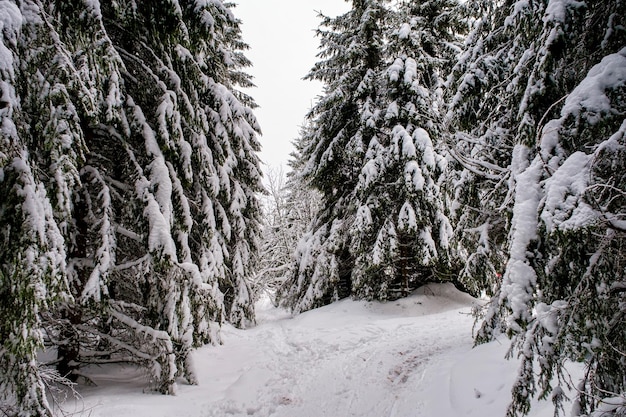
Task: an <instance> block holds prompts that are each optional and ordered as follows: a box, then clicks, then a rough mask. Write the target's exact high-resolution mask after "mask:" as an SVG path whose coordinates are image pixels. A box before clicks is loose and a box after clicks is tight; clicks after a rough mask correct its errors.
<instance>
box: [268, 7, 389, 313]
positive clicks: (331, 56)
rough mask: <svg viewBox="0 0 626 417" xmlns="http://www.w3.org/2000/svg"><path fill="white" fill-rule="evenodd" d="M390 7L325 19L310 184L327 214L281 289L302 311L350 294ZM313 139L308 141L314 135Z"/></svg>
mask: <svg viewBox="0 0 626 417" xmlns="http://www.w3.org/2000/svg"><path fill="white" fill-rule="evenodd" d="M386 3H387V2H386V1H380V0H358V1H354V2H353V4H352V9H351V10H350V11H348V12H347V13H345V14H344V15H341V16H338V17H336V18H329V17H324V16H322V19H323V20H322V23H321V25H320V29H319V30H318V32H317V33H318V36H319V37H320V38H321V49H322V51H321V53H320V54H319V56H320V58H322V60H321V61H320V62H318V63H317V64H316V65H315V66H314V67H313V69H312V70H311V72H310V73H309V75H308V76H307V78H309V79H312V80H319V81H321V82H323V83H324V84H325V90H324V96H323V97H322V98H321V100H320V101H319V102H318V103H317V104H316V105H315V106H314V107H313V109H312V110H311V112H310V114H309V118H310V120H311V126H310V129H307V131H306V132H305V136H304V137H303V138H302V141H303V143H304V144H306V148H305V149H304V151H303V156H304V158H305V159H306V160H307V165H306V167H305V169H304V172H303V175H304V178H306V181H307V182H309V183H310V184H311V185H312V186H313V187H315V188H316V189H318V190H319V191H320V193H321V199H322V202H321V206H322V210H321V211H320V212H319V213H318V215H317V218H316V220H315V222H314V223H313V225H312V226H311V229H310V230H309V232H308V233H307V234H305V236H304V237H303V238H302V241H301V242H300V244H299V245H298V248H297V250H296V254H295V258H296V259H295V265H294V271H293V273H292V274H291V276H290V277H289V280H288V281H287V283H286V285H285V286H284V287H283V291H282V293H281V295H280V296H281V298H282V299H283V303H284V304H286V305H288V306H289V307H290V308H292V309H293V310H294V311H304V310H308V309H310V308H314V307H317V306H320V305H324V304H328V303H329V302H331V301H333V300H336V299H339V298H343V297H347V296H349V295H350V293H351V289H352V279H351V273H352V269H353V267H354V255H353V254H352V253H351V251H350V247H349V232H348V231H349V229H350V228H351V225H352V223H353V221H354V217H355V215H356V207H355V204H354V198H355V187H356V184H357V182H358V178H359V173H360V169H361V166H362V161H363V157H364V155H365V151H366V148H367V144H368V143H369V142H370V140H371V139H372V138H373V137H374V136H375V132H376V129H375V126H374V118H375V117H378V116H379V114H380V109H379V108H378V107H377V106H378V100H377V95H378V93H379V91H378V89H379V87H378V85H376V83H377V81H378V77H377V74H378V73H379V72H380V68H381V63H382V59H383V55H382V54H383V50H382V49H383V47H384V45H383V43H384V27H385V22H386V15H387V6H386ZM309 135H310V136H309Z"/></svg>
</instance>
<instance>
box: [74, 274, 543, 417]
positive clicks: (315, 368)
mask: <svg viewBox="0 0 626 417" xmlns="http://www.w3.org/2000/svg"><path fill="white" fill-rule="evenodd" d="M474 303H476V300H475V299H473V298H472V297H470V296H468V295H466V294H463V293H461V292H459V291H457V290H456V289H455V288H454V287H453V286H452V285H451V284H437V285H433V284H431V285H428V286H426V287H424V288H421V289H420V290H418V291H416V292H415V293H414V294H413V295H412V296H410V297H408V298H406V299H401V300H398V301H393V302H388V303H378V302H365V301H352V300H344V301H340V302H337V303H334V304H332V305H329V306H326V307H323V308H319V309H316V310H313V311H309V312H307V313H304V314H301V315H299V316H296V317H295V318H294V317H291V315H290V314H288V313H287V312H285V311H284V310H279V309H275V308H274V307H273V306H272V305H271V303H270V302H269V301H267V300H264V301H262V302H260V303H259V304H258V306H257V307H258V319H259V320H258V321H259V324H258V326H257V327H255V328H252V329H248V330H239V329H235V328H233V327H231V326H229V325H226V326H225V327H224V328H223V330H222V337H223V340H224V344H223V345H221V346H208V347H204V348H202V349H200V350H198V351H197V352H196V353H195V357H194V360H195V365H196V369H197V371H198V374H199V379H200V384H199V385H197V386H188V385H184V384H181V385H179V387H178V394H177V396H175V397H171V396H162V395H158V394H146V393H144V389H145V387H146V385H147V381H146V380H145V377H144V376H143V374H142V373H140V372H139V371H137V370H135V369H133V368H129V367H120V366H115V367H103V368H97V369H93V368H92V369H89V370H87V372H86V373H87V374H89V375H90V376H91V377H92V378H93V380H94V382H95V383H96V384H97V386H96V387H85V386H83V387H80V392H81V394H82V399H80V400H79V401H77V402H76V403H74V402H73V401H70V402H67V403H66V404H65V405H64V406H63V408H64V409H65V411H66V412H68V413H77V414H78V415H85V416H91V417H100V416H102V417H104V416H107V417H110V416H116V417H126V416H128V417H143V416H151V417H159V416H168V417H170V416H177V417H185V416H194V417H196V416H197V417H200V416H203V417H205V416H207V417H208V416H212V417H219V416H259V417H265V416H273V417H292V416H298V417H307V416H308V417H317V416H360V417H366V416H371V417H382V416H385V417H386V416H394V417H408V416H424V417H434V416H437V417H458V416H481V417H492V416H493V417H497V416H504V414H505V410H506V407H507V404H508V402H509V399H510V389H511V386H512V382H513V379H514V377H515V374H516V371H517V367H518V365H517V363H516V361H513V360H512V361H507V360H505V359H504V357H505V354H506V351H507V348H508V346H509V343H508V341H507V340H506V339H504V340H501V341H496V342H493V343H490V344H487V345H482V346H479V347H477V348H474V349H472V336H471V331H472V324H473V318H472V317H471V315H470V312H471V308H472V305H473V304H474ZM552 413H553V408H552V404H551V402H550V401H543V402H540V403H534V405H533V409H532V410H531V413H530V416H531V417H548V416H552Z"/></svg>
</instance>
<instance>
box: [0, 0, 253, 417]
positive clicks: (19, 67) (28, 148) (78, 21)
mask: <svg viewBox="0 0 626 417" xmlns="http://www.w3.org/2000/svg"><path fill="white" fill-rule="evenodd" d="M0 7H2V8H4V9H3V12H4V11H5V10H6V11H8V12H9V13H8V14H7V15H8V16H9V18H4V16H5V14H4V13H3V14H2V16H3V19H2V24H3V25H5V28H4V30H3V38H2V40H3V43H2V47H3V48H2V49H1V51H2V54H3V55H2V57H3V60H2V63H3V66H2V68H0V70H1V71H2V73H1V75H2V103H3V106H2V110H1V111H2V120H3V121H2V123H3V126H6V128H3V129H2V138H3V139H2V140H3V142H2V148H0V156H1V159H0V160H1V161H2V165H1V168H2V171H0V172H2V175H1V176H0V185H1V186H2V190H3V191H6V195H9V196H12V197H10V198H8V199H6V200H3V202H2V210H1V211H0V213H1V216H2V224H3V226H4V225H5V224H13V225H14V226H12V227H11V228H8V229H7V231H6V232H4V234H3V241H2V247H1V248H0V253H1V254H2V257H1V258H0V264H1V265H2V292H3V296H4V294H5V292H7V291H14V290H15V289H18V288H23V289H20V290H19V291H26V293H27V294H30V293H29V292H28V291H30V292H32V293H33V297H31V298H26V299H24V304H23V305H20V306H19V309H16V308H15V307H12V308H13V309H14V312H13V313H12V314H17V315H20V314H21V315H26V312H28V314H29V315H30V316H32V319H30V320H29V321H25V322H24V323H25V324H24V325H25V326H26V327H25V329H26V330H27V331H26V330H25V331H24V332H22V333H20V334H21V335H23V337H22V339H23V340H21V341H19V340H18V339H16V338H12V340H13V342H15V343H17V341H19V344H18V345H15V346H12V347H10V352H11V354H12V355H14V356H10V355H7V356H5V355H4V354H3V355H2V357H3V361H4V360H6V361H8V363H11V364H15V366H13V365H12V367H10V368H7V369H11V371H10V372H13V374H11V378H10V379H9V381H17V382H14V383H12V385H11V384H4V385H3V387H2V388H3V395H6V396H7V397H15V398H16V401H17V404H21V405H20V407H21V408H24V409H25V410H34V408H25V407H26V404H28V402H29V401H35V403H36V404H38V407H44V408H45V407H46V405H45V398H43V397H41V396H40V397H37V398H36V399H35V397H34V396H33V393H35V392H36V391H34V389H35V388H33V391H32V392H31V391H28V392H27V391H24V390H22V388H19V387H20V386H21V385H19V384H22V382H20V381H26V380H28V381H31V382H32V381H34V380H33V378H35V380H36V379H37V378H38V377H37V374H36V372H37V370H36V366H35V365H36V361H35V359H34V352H35V351H36V349H37V348H38V347H39V345H40V344H41V340H42V336H41V332H42V327H44V328H45V336H46V338H48V339H49V340H50V341H51V342H52V343H53V344H55V345H56V346H57V348H58V349H57V350H58V352H59V362H58V371H59V372H60V373H61V374H62V375H66V376H68V377H69V378H70V379H75V378H76V377H77V376H78V372H77V367H78V365H80V364H81V363H86V362H94V363H108V362H114V361H124V362H134V363H139V364H143V365H145V366H147V367H149V368H150V369H151V370H152V375H153V377H154V382H155V387H156V388H157V389H158V390H160V391H162V392H171V391H172V390H173V388H174V382H175V380H176V378H177V377H178V376H185V377H186V378H187V380H188V381H189V382H191V383H194V382H195V377H194V375H193V367H192V365H191V363H190V357H189V352H190V350H191V349H192V348H193V347H194V346H198V345H200V344H203V343H208V342H218V341H219V334H218V329H219V324H220V323H221V322H222V321H223V320H224V319H226V320H229V321H231V322H233V323H234V324H236V325H240V326H244V325H245V324H246V323H247V322H250V321H253V320H254V312H253V306H252V299H251V295H250V293H249V289H248V284H247V282H246V279H247V277H248V276H249V275H251V274H252V271H251V265H250V262H249V261H250V259H251V256H252V253H253V252H254V251H255V250H256V244H257V243H256V242H257V234H258V230H259V222H260V209H259V204H258V201H257V199H256V197H255V193H257V192H259V191H260V190H262V186H261V182H260V171H259V161H258V157H257V156H256V151H257V150H258V148H259V144H258V142H257V139H256V134H257V133H258V132H259V128H258V125H257V123H256V121H255V119H254V116H253V114H252V108H253V107H254V103H253V101H252V100H251V99H250V98H249V97H247V96H245V95H244V94H242V93H240V92H238V91H237V90H236V88H237V87H238V86H248V85H249V84H250V80H249V77H248V76H247V75H246V74H245V73H244V72H242V69H243V68H244V67H245V66H247V65H248V64H249V63H248V61H247V60H246V59H245V57H244V56H243V55H242V53H241V51H242V50H243V49H244V48H245V45H244V44H243V43H242V42H241V39H240V30H239V21H238V20H237V19H236V18H235V17H234V15H233V13H232V11H231V9H230V8H229V6H228V5H225V4H223V3H222V2H220V1H211V2H203V1H180V2H179V1H162V2H161V1H158V2H147V3H141V4H137V3H135V2H113V3H110V2H106V3H102V4H100V3H98V2H93V1H78V0H77V1H71V2H65V1H63V2H55V1H48V2H41V1H25V2H21V3H19V5H18V4H14V3H12V2H4V3H3V4H2V6H0ZM5 57H6V58H7V59H4V58H5ZM5 104H6V105H5ZM21 189H23V190H26V191H20V190H21ZM35 207H37V208H38V212H39V213H41V214H39V215H38V217H37V222H35V221H34V220H32V219H31V217H32V216H33V215H32V214H31V213H32V212H33V210H34V209H35ZM39 209H40V210H39ZM33 219H34V218H33ZM26 253H28V256H27V257H26V258H24V256H25V254H26ZM37 253H40V254H41V255H37ZM16 256H17V257H16ZM33 256H34V258H33ZM23 258H24V259H28V260H29V261H28V262H25V261H23V260H22V259H23ZM32 259H40V261H39V262H37V263H36V268H35V264H33V262H31V261H30V260H32ZM45 259H49V262H48V261H46V262H44V260H45ZM20 260H22V261H20ZM31 264H32V265H31ZM27 278H28V279H29V280H30V281H25V280H26V279H27ZM29 282H30V283H31V284H28V283H29ZM38 283H40V284H38ZM29 285H30V286H29ZM29 288H30V289H29ZM33 288H35V289H37V291H34V290H33ZM7 294H8V293H7ZM64 294H67V295H66V296H63V295H64ZM61 296H63V297H61ZM55 299H59V300H58V301H59V303H57V304H56V306H53V305H52V304H51V302H52V300H55ZM3 308H4V306H3ZM30 316H29V317H30ZM4 317H5V316H3V322H2V323H3V324H2V326H3V327H2V335H3V342H4V340H9V339H11V338H8V337H7V338H6V339H5V337H4V335H5V334H6V335H11V334H14V333H15V332H16V328H15V327H11V326H15V325H16V324H15V323H14V324H10V323H12V322H11V321H10V320H9V318H10V317H12V316H9V315H7V316H6V318H7V320H5V319H4ZM5 326H6V327H5ZM146 341H150V342H149V343H146ZM13 342H12V343H13ZM38 344H39V345H38ZM8 348H9V347H7V349H8ZM3 349H4V348H3ZM20 349H22V350H21V351H20ZM18 351H19V352H22V351H23V352H25V354H24V355H18V356H15V354H16V352H18ZM29 355H30V356H29ZM18 357H19V358H22V357H24V358H26V359H25V360H26V361H27V362H26V363H28V364H29V366H30V368H28V367H27V366H22V368H23V371H20V372H21V373H18V371H17V370H16V369H17V368H16V367H17V365H18V364H19V363H21V362H19V361H17V359H16V358H18ZM20 360H22V359H20ZM3 369H4V368H3ZM29 378H30V379H29ZM39 381H40V380H39ZM40 382H41V381H40ZM29 384H30V383H29ZM39 385H41V384H39ZM35 386H36V384H35V383H34V382H33V383H32V384H30V385H29V387H35ZM16 387H17V388H16ZM18 388H19V389H18ZM20 390H22V391H20ZM35 403H34V404H35ZM42 409H43V408H42ZM25 413H26V414H24V415H45V413H44V412H40V411H36V412H35V411H25ZM29 413H30V414H29Z"/></svg>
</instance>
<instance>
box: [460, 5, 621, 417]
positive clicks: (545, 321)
mask: <svg viewBox="0 0 626 417" xmlns="http://www.w3.org/2000/svg"><path fill="white" fill-rule="evenodd" d="M625 11H626V5H625V4H624V3H623V2H622V1H610V2H602V4H600V2H563V1H556V0H552V1H530V2H502V3H499V4H497V7H496V9H495V10H492V13H490V14H485V15H486V16H490V17H488V18H486V19H482V20H480V21H479V22H478V25H477V29H476V30H475V31H474V33H473V34H472V35H471V36H470V38H469V42H468V48H467V51H466V53H465V54H464V59H462V60H461V61H460V63H459V66H458V67H457V70H458V72H457V73H456V74H455V78H454V79H453V83H452V85H455V86H456V91H457V94H456V96H454V99H453V102H452V107H451V109H452V110H451V116H452V117H451V120H453V123H452V127H453V128H456V129H457V131H456V135H455V139H456V143H454V145H455V148H454V149H453V152H456V156H457V160H458V161H459V162H460V165H461V166H462V167H463V168H464V169H465V170H464V171H462V172H461V174H460V176H459V178H461V180H462V181H459V184H460V187H459V190H462V191H467V190H473V191H474V195H473V196H471V194H469V195H470V196H471V198H476V197H478V198H480V199H481V200H482V201H483V207H485V208H486V209H487V210H485V211H484V212H479V211H476V212H474V213H471V214H469V215H466V217H465V219H464V220H465V221H467V223H466V224H465V227H466V229H465V230H466V231H470V232H474V231H476V232H477V235H481V234H483V235H481V236H479V237H480V239H479V242H478V245H483V247H484V249H485V250H486V249H488V246H487V243H489V244H490V245H493V243H494V241H495V243H498V244H499V242H503V243H502V244H500V248H501V250H504V257H503V259H506V262H505V263H504V265H505V269H504V276H503V279H502V282H501V283H498V285H497V287H496V294H495V297H494V301H493V302H492V303H491V304H490V306H489V309H488V311H487V316H486V319H485V321H484V323H483V325H482V328H481V329H480V331H479V333H478V336H477V342H483V341H488V340H491V339H492V338H493V337H494V336H495V335H497V334H498V333H499V332H501V331H505V332H506V333H507V334H508V335H509V336H510V337H511V338H512V339H513V343H512V349H511V354H512V355H513V354H515V353H517V354H518V356H519V358H520V360H521V367H520V373H519V376H518V379H517V381H516V383H515V385H514V388H513V401H512V403H511V406H510V407H509V410H508V415H510V416H516V415H523V414H526V413H528V411H529V407H530V399H531V398H532V397H534V396H538V397H540V398H547V397H548V396H549V395H550V394H551V397H552V401H553V402H554V403H555V407H556V410H557V412H558V411H559V410H562V409H563V401H564V396H563V386H564V385H567V384H568V383H569V376H568V375H567V374H566V372H565V370H564V364H565V363H566V362H567V361H580V362H583V363H584V364H585V366H586V372H585V375H584V377H583V380H582V381H581V382H580V383H579V384H578V385H577V386H576V387H575V388H576V389H577V390H578V398H577V399H576V402H575V404H574V406H573V409H572V415H589V413H593V412H594V410H596V411H595V414H598V415H599V414H601V415H618V414H619V412H618V411H617V410H618V409H619V407H623V406H624V404H625V403H626V401H625V398H624V391H625V386H626V374H625V372H624V369H626V367H625V366H624V365H625V364H626V357H625V356H624V352H625V351H626V343H625V341H626V327H625V326H624V323H626V320H625V317H624V315H625V313H624V308H623V306H624V303H625V302H626V300H625V294H624V290H623V289H624V282H625V280H626V278H625V272H626V269H625V265H626V264H625V262H626V259H625V257H624V243H625V240H624V238H625V236H626V235H625V230H624V223H623V220H624V215H625V213H624V207H626V206H625V205H624V190H625V182H624V174H623V170H624V163H623V161H624V149H625V148H624V137H625V136H624V134H625V129H626V121H625V119H624V114H625V110H626V99H625V97H626V96H625V92H626V61H625V59H624V58H625V56H626V49H624V47H625V46H626V30H624V26H623V21H622V19H623V16H624V15H625ZM476 117H477V118H478V120H479V121H481V123H478V124H476ZM472 127H475V128H472ZM506 150H508V154H507V152H504V151H506ZM498 187H501V189H498ZM458 195H459V196H460V197H461V201H463V199H465V201H468V197H467V195H463V193H461V192H460V193H459V194H458ZM475 208H477V206H476V207H475ZM496 208H497V209H499V211H500V212H502V213H503V216H504V217H505V218H509V217H510V223H508V222H504V223H503V226H501V227H500V228H499V229H500V230H499V232H498V234H499V237H498V238H497V239H496V240H493V239H492V240H490V241H488V240H487V237H488V236H490V235H488V234H487V232H488V231H489V230H493V229H495V228H494V227H492V226H491V225H492V224H493V223H489V222H488V221H487V222H485V220H486V219H487V220H488V219H490V218H493V217H494V215H495V214H496V213H497V211H498V210H494V209H496ZM475 213H478V215H476V214H475ZM460 218H462V217H460ZM472 222H474V229H472V228H471V227H470V226H471V225H472ZM507 232H508V235H507ZM491 236H493V235H491ZM475 247H476V246H474V248H475ZM471 248H472V247H471V246H470V249H471ZM499 262H501V263H502V260H499ZM487 272H489V271H487ZM486 282H488V280H485V279H484V278H483V279H481V278H480V277H478V279H477V282H476V285H477V286H478V287H480V286H484V285H485V283H486ZM555 384H556V385H555ZM606 397H610V400H608V401H607V402H606V403H604V402H603V401H604V400H603V398H606ZM603 413H604V414H603ZM615 413H617V414H615Z"/></svg>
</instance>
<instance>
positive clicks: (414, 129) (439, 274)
mask: <svg viewBox="0 0 626 417" xmlns="http://www.w3.org/2000/svg"><path fill="white" fill-rule="evenodd" d="M392 16H393V19H390V24H389V26H390V30H389V34H388V37H387V38H388V39H387V42H386V47H385V67H384V69H383V71H382V72H381V73H380V75H379V78H380V80H379V84H380V89H381V90H380V92H379V93H378V100H379V101H380V103H381V107H382V108H383V112H382V113H381V114H380V116H379V117H378V118H377V119H376V121H375V126H376V129H377V131H376V134H375V136H374V137H373V138H372V140H370V143H369V145H368V149H367V152H366V155H365V158H364V162H363V168H362V170H361V174H360V178H359V182H358V183H357V188H356V200H357V204H358V207H359V208H358V211H357V218H356V221H355V223H354V225H353V228H352V230H351V234H352V236H353V240H352V249H351V250H352V252H353V253H354V254H355V255H354V256H355V257H356V262H355V267H354V270H353V281H354V282H353V288H354V294H355V295H357V296H359V297H367V298H375V299H394V298H398V297H401V296H406V295H408V293H410V292H411V291H412V290H414V289H415V288H417V287H418V286H420V285H422V284H424V283H426V282H428V281H440V280H449V279H452V278H453V269H454V268H453V265H452V263H451V259H450V254H449V249H450V248H449V242H450V239H451V234H452V229H451V225H450V222H449V220H448V216H447V208H446V207H445V204H444V203H445V202H444V193H443V192H442V190H441V187H442V186H443V185H444V176H443V174H444V173H445V171H446V170H447V161H446V159H445V157H444V156H443V154H442V148H443V147H442V132H441V124H442V109H443V89H442V87H443V83H444V80H445V74H446V73H447V71H448V69H449V67H450V66H451V63H452V62H453V58H454V57H455V54H456V53H457V51H458V47H459V44H460V38H459V32H460V31H462V25H461V22H460V20H459V15H458V5H457V4H456V2H454V1H429V2H406V3H403V4H401V5H400V8H399V10H397V11H395V13H394V14H393V15H392Z"/></svg>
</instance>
